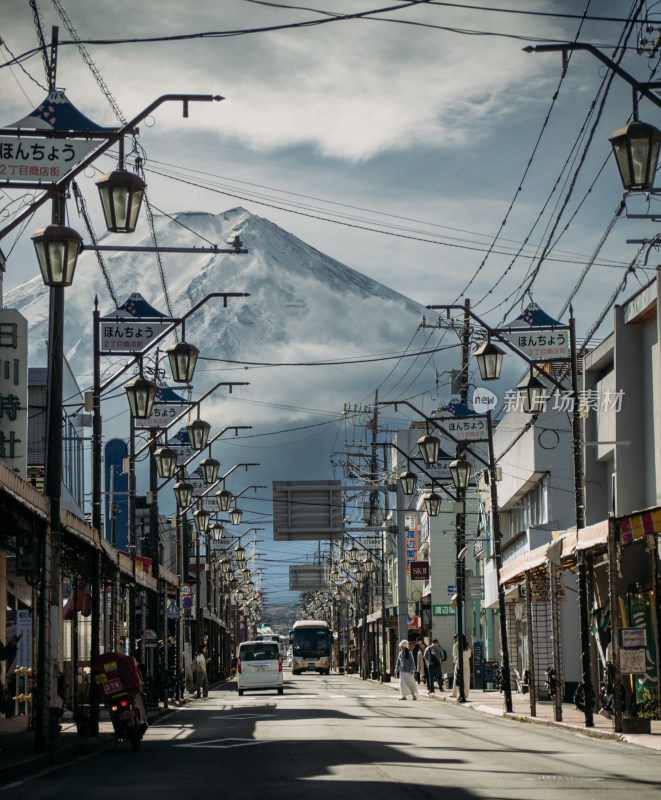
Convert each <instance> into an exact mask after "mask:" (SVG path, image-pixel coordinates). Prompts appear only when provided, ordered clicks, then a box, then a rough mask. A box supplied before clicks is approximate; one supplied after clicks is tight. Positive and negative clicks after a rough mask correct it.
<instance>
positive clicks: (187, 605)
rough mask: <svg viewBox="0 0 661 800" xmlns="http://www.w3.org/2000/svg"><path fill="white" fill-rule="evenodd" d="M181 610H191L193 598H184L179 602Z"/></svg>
mask: <svg viewBox="0 0 661 800" xmlns="http://www.w3.org/2000/svg"><path fill="white" fill-rule="evenodd" d="M181 607H182V608H193V598H192V597H184V599H183V600H182V601H181Z"/></svg>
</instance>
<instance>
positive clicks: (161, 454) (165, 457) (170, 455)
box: [154, 446, 179, 478]
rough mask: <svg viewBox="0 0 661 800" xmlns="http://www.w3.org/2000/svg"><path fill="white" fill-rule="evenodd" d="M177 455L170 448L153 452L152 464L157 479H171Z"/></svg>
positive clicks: (160, 448)
mask: <svg viewBox="0 0 661 800" xmlns="http://www.w3.org/2000/svg"><path fill="white" fill-rule="evenodd" d="M178 457H179V454H178V453H177V451H176V450H172V448H170V447H167V446H165V447H159V448H158V450H156V451H155V452H154V462H155V463H156V470H157V472H158V477H159V478H171V477H172V476H173V475H174V472H175V469H176V468H177V459H178Z"/></svg>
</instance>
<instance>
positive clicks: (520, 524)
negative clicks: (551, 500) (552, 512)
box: [508, 475, 549, 539]
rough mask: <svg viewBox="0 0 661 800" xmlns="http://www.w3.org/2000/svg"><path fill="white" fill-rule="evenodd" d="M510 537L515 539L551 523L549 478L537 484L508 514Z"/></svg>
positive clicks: (545, 477) (544, 478)
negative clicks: (524, 532) (519, 535)
mask: <svg viewBox="0 0 661 800" xmlns="http://www.w3.org/2000/svg"><path fill="white" fill-rule="evenodd" d="M508 518H509V526H508V527H509V536H508V539H511V538H513V537H514V536H516V535H517V534H519V533H522V532H523V531H526V530H528V529H529V528H538V527H540V526H542V525H545V524H546V523H547V522H548V521H549V507H548V476H547V475H544V477H543V478H542V479H541V481H539V483H537V484H535V486H533V487H532V489H530V490H529V491H527V492H526V493H525V494H524V495H523V497H522V498H521V499H520V500H519V502H518V503H517V505H516V507H515V508H512V509H511V510H510V511H509V514H508Z"/></svg>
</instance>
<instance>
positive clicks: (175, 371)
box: [165, 342, 200, 383]
mask: <svg viewBox="0 0 661 800" xmlns="http://www.w3.org/2000/svg"><path fill="white" fill-rule="evenodd" d="M165 352H166V353H167V354H168V359H169V360H170V369H171V370H172V380H173V381H175V383H190V382H191V381H192V380H193V373H194V372H195V365H196V363H197V357H198V355H199V354H200V351H199V350H198V349H197V347H195V345H194V344H190V342H177V344H173V345H172V346H171V347H168V349H167V350H166V351H165Z"/></svg>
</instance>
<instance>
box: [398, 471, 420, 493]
mask: <svg viewBox="0 0 661 800" xmlns="http://www.w3.org/2000/svg"><path fill="white" fill-rule="evenodd" d="M399 480H400V483H401V484H402V491H403V492H404V494H405V495H411V494H413V492H415V485H416V483H417V482H418V476H417V475H416V474H415V472H411V471H410V470H406V472H402V474H401V475H400V476H399Z"/></svg>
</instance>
